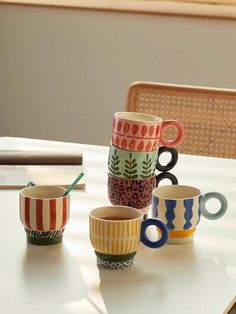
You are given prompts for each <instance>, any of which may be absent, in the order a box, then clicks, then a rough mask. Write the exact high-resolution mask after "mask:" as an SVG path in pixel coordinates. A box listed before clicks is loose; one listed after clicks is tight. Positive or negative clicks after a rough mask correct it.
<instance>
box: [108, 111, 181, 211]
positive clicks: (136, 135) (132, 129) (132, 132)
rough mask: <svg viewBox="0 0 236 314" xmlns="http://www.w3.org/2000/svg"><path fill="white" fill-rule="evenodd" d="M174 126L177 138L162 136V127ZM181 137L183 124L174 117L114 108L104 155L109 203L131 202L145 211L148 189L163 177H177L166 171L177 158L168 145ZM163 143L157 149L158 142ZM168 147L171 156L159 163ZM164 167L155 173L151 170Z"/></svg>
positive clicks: (148, 206)
mask: <svg viewBox="0 0 236 314" xmlns="http://www.w3.org/2000/svg"><path fill="white" fill-rule="evenodd" d="M169 126H172V127H176V128H177V130H178V135H177V138H176V139H175V140H174V141H171V142H170V141H168V140H167V139H166V138H165V137H164V130H165V128H166V127H169ZM182 139H183V127H182V125H181V124H180V123H179V122H178V121H175V120H166V121H163V120H162V119H161V118H159V117H157V116H154V115H149V114H143V113H135V112H116V113H115V114H114V118H113V124H112V141H111V144H110V151H109V158H108V169H109V174H108V197H109V200H110V202H111V203H112V204H113V205H123V206H131V207H134V208H137V209H139V210H141V211H142V212H143V214H147V213H148V211H149V208H150V204H151V201H152V190H153V189H154V188H155V187H156V186H157V181H160V179H163V178H165V177H167V178H169V179H170V180H171V181H172V183H173V184H176V183H177V180H176V178H175V177H174V176H171V174H169V173H166V170H170V169H171V168H173V167H174V165H175V164H176V162H177V156H178V154H177V152H176V150H175V149H173V148H171V147H173V146H176V145H178V144H179V143H180V142H181V141H182ZM159 144H161V145H163V146H164V147H162V148H161V150H160V152H159V150H158V145H159ZM164 151H169V152H170V153H171V156H172V159H171V161H170V162H169V163H168V165H167V166H161V165H160V163H159V156H160V153H162V152H164ZM156 169H159V170H161V171H165V174H164V175H162V176H161V177H158V178H157V177H156V175H155V171H156Z"/></svg>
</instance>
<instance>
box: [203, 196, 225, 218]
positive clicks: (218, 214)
mask: <svg viewBox="0 0 236 314" xmlns="http://www.w3.org/2000/svg"><path fill="white" fill-rule="evenodd" d="M212 198H216V199H217V200H218V201H220V203H221V207H220V209H219V210H218V212H216V213H215V214H212V213H210V212H209V211H208V210H207V209H206V202H207V201H208V200H210V199H212ZM227 208H228V202H227V199H226V198H225V196H224V195H223V194H221V193H219V192H209V193H206V194H205V195H203V197H202V204H201V213H202V216H203V217H205V218H207V219H210V220H215V219H219V218H220V217H222V216H223V215H224V214H225V212H226V210H227Z"/></svg>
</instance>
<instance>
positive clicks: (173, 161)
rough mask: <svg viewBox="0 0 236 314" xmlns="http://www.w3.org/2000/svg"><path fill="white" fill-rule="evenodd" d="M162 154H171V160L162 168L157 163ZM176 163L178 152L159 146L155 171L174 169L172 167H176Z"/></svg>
mask: <svg viewBox="0 0 236 314" xmlns="http://www.w3.org/2000/svg"><path fill="white" fill-rule="evenodd" d="M164 152H169V153H171V160H170V162H168V164H167V165H165V166H163V165H161V164H160V162H159V158H160V156H161V154H162V153H164ZM177 161H178V152H177V150H176V149H175V148H173V147H165V146H161V147H159V149H158V154H157V163H156V169H157V170H159V171H169V170H171V169H172V168H174V166H175V165H176V163H177Z"/></svg>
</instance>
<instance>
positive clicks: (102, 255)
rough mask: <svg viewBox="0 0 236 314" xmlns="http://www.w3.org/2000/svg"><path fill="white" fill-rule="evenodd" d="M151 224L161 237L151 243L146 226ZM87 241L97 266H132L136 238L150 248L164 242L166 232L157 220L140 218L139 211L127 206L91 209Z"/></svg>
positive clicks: (137, 243)
mask: <svg viewBox="0 0 236 314" xmlns="http://www.w3.org/2000/svg"><path fill="white" fill-rule="evenodd" d="M150 225H155V226H157V227H158V228H159V230H160V231H161V238H160V239H159V240H158V241H155V242H152V241H150V240H149V239H148V237H147V235H146V228H147V227H148V226H150ZM89 226H90V241H91V244H92V246H93V248H94V250H95V254H96V255H97V263H98V265H99V266H102V267H104V268H109V269H120V268H122V269H123V268H128V267H130V266H132V265H133V260H134V256H135V254H136V251H137V249H138V246H139V243H140V240H141V242H143V243H144V244H145V245H147V246H148V247H151V248H159V247H161V246H163V245H164V244H165V243H166V242H167V238H168V231H167V228H166V226H165V224H164V223H163V222H161V221H160V220H158V219H147V220H145V221H143V214H142V212H141V211H139V210H137V209H135V208H132V207H127V206H105V207H99V208H95V209H94V210H92V211H91V212H90V215H89Z"/></svg>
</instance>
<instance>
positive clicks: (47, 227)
mask: <svg viewBox="0 0 236 314" xmlns="http://www.w3.org/2000/svg"><path fill="white" fill-rule="evenodd" d="M65 191H66V189H65V188H63V187H60V186H37V185H36V186H29V187H26V188H24V189H23V190H21V191H20V220H21V222H22V224H23V225H24V227H25V231H26V234H27V241H28V242H29V243H33V244H37V245H51V244H56V243H59V242H61V241H62V237H63V231H64V227H65V225H66V223H67V222H68V219H69V214H70V196H69V194H68V195H67V196H63V194H64V193H65Z"/></svg>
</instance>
